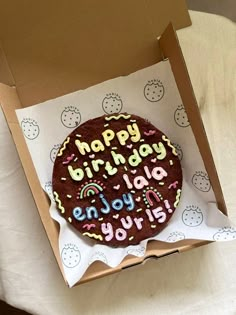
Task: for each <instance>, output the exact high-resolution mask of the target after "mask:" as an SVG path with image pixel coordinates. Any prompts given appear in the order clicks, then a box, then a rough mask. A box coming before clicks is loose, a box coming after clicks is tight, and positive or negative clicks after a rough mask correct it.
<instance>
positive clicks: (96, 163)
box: [92, 159, 105, 172]
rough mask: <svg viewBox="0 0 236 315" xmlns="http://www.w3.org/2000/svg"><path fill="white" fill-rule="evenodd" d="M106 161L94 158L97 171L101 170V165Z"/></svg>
mask: <svg viewBox="0 0 236 315" xmlns="http://www.w3.org/2000/svg"><path fill="white" fill-rule="evenodd" d="M104 163H105V162H104V161H103V160H101V159H97V160H92V166H93V169H94V171H95V172H98V171H99V165H103V164H104Z"/></svg>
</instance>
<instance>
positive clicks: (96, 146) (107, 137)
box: [75, 123, 141, 155]
mask: <svg viewBox="0 0 236 315" xmlns="http://www.w3.org/2000/svg"><path fill="white" fill-rule="evenodd" d="M127 130H128V131H126V130H120V131H118V132H117V133H115V132H114V131H113V130H112V129H106V130H104V131H103V132H102V137H103V142H104V144H103V143H102V141H101V140H98V139H96V140H93V141H92V142H91V144H90V145H89V144H88V143H87V142H81V141H80V140H78V139H77V140H75V145H76V146H77V148H78V150H79V152H80V153H81V154H82V155H85V154H86V152H87V153H89V152H90V151H91V149H92V151H93V152H99V151H104V150H105V146H107V147H109V146H110V145H111V141H112V140H113V139H114V138H115V136H116V137H117V139H118V141H119V143H120V144H121V145H125V144H126V141H127V140H128V139H129V137H130V140H131V141H132V142H138V141H139V140H140V137H141V135H140V131H139V128H138V125H137V124H135V123H134V124H132V125H128V126H127ZM104 145H105V146H104Z"/></svg>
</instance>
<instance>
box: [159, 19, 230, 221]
mask: <svg viewBox="0 0 236 315" xmlns="http://www.w3.org/2000/svg"><path fill="white" fill-rule="evenodd" d="M159 43H160V48H161V51H162V53H163V57H164V58H168V59H169V60H170V64H171V68H172V71H173V73H174V76H175V81H176V84H177V87H178V90H179V93H180V96H181V98H182V102H183V105H184V107H185V110H186V112H187V115H188V118H189V121H190V124H191V127H192V130H193V133H194V136H195V139H196V142H197V145H198V147H199V151H200V153H201V156H202V159H203V161H204V165H205V168H206V171H207V173H208V176H209V178H210V181H211V186H212V189H213V191H214V193H215V196H216V201H217V205H218V208H219V209H220V210H221V211H222V212H223V213H224V214H226V215H227V208H226V204H225V200H224V196H223V192H222V188H221V185H220V181H219V177H218V174H217V171H216V167H215V163H214V160H213V156H212V153H211V149H210V145H209V142H208V139H207V135H206V131H205V128H204V125H203V121H202V117H201V114H200V111H199V108H198V104H197V100H196V97H195V95H194V91H193V87H192V84H191V80H190V77H189V74H188V70H187V67H186V64H185V61H184V57H183V54H182V51H181V48H180V44H179V41H178V38H177V34H176V32H175V30H174V28H173V25H172V24H169V25H168V27H167V29H166V30H165V32H164V33H163V35H162V36H161V38H160V40H159Z"/></svg>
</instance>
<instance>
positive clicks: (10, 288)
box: [0, 12, 236, 315]
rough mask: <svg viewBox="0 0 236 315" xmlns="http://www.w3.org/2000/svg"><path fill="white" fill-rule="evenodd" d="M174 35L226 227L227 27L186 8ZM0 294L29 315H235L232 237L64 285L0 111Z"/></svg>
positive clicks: (235, 109)
mask: <svg viewBox="0 0 236 315" xmlns="http://www.w3.org/2000/svg"><path fill="white" fill-rule="evenodd" d="M190 13H191V18H192V21H193V25H192V26H191V27H189V28H186V29H183V30H180V31H178V36H179V39H180V44H181V47H182V49H183V53H184V57H185V60H186V63H187V67H188V70H189V73H190V77H191V80H192V84H193V87H194V91H195V94H196V97H197V100H198V103H199V108H200V112H201V115H202V118H203V121H204V124H205V128H206V132H207V136H208V138H209V141H210V144H211V149H212V152H213V155H214V159H215V163H216V166H217V170H218V173H219V177H220V181H221V184H222V187H223V191H224V196H225V199H226V204H227V207H228V212H229V216H230V218H231V219H232V221H234V222H235V223H236V194H235V190H236V163H235V158H236V144H235V142H234V136H235V134H236V124H235V122H234V119H235V117H236V25H235V24H233V23H232V22H230V21H229V20H227V19H225V18H223V17H219V16H215V15H209V14H205V13H199V12H190ZM0 156H1V164H0V196H1V205H0V213H1V222H0V235H1V237H0V298H1V299H3V300H5V301H7V302H8V303H10V304H12V305H14V306H17V307H19V308H22V309H25V310H28V311H29V312H31V313H32V314H40V315H41V314H42V315H47V314H53V315H54V314H55V315H58V314H68V315H73V314H113V315H115V314H119V315H120V314H165V315H168V314H175V315H176V314H181V315H183V314H188V315H190V314H198V315H199V314H236V272H235V266H236V242H235V241H231V242H225V243H212V244H210V245H207V246H202V247H200V248H197V249H194V250H191V251H188V252H185V253H182V254H174V255H172V256H168V257H164V258H161V259H160V260H157V261H154V260H150V261H148V262H146V263H145V265H143V266H138V267H134V268H131V269H127V270H125V271H123V272H121V273H119V274H114V275H111V276H108V277H105V278H102V279H99V280H96V281H92V282H90V283H87V284H83V285H80V286H78V287H75V288H73V289H68V288H67V287H66V285H65V284H64V282H63V279H62V277H61V274H60V271H59V269H58V267H57V264H56V261H55V259H54V257H53V254H52V252H51V248H50V245H49V243H48V240H47V238H46V234H45V232H44V229H43V227H42V224H41V222H40V219H39V216H38V214H37V210H36V207H35V204H34V201H33V198H32V195H31V193H30V190H29V187H28V184H27V182H26V179H25V176H24V173H23V170H22V167H21V164H20V161H19V159H18V157H17V153H16V150H15V147H14V144H13V142H12V139H11V136H10V134H9V131H8V128H7V125H6V123H5V120H4V117H3V114H2V112H0Z"/></svg>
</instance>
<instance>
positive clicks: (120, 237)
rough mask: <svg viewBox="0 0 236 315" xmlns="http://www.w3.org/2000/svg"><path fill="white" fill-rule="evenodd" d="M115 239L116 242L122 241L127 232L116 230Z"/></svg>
mask: <svg viewBox="0 0 236 315" xmlns="http://www.w3.org/2000/svg"><path fill="white" fill-rule="evenodd" d="M115 237H116V239H117V241H123V240H125V239H126V237H127V232H126V231H125V230H124V229H121V228H119V229H117V230H116V233H115Z"/></svg>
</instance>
